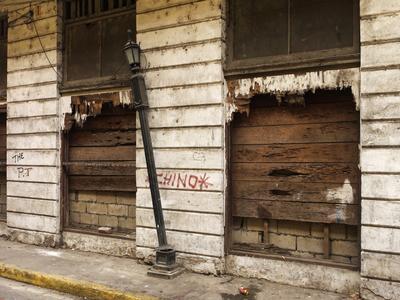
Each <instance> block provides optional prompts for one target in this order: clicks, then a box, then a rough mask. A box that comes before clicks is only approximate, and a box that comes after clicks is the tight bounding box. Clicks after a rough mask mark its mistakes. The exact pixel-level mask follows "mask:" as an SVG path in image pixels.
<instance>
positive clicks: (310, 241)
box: [297, 236, 324, 253]
mask: <svg viewBox="0 0 400 300" xmlns="http://www.w3.org/2000/svg"><path fill="white" fill-rule="evenodd" d="M323 246H324V240H323V239H317V238H308V237H300V236H299V237H298V238H297V251H303V252H312V253H323V252H324V249H323Z"/></svg>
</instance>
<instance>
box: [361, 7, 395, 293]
mask: <svg viewBox="0 0 400 300" xmlns="http://www.w3.org/2000/svg"><path fill="white" fill-rule="evenodd" d="M360 10H361V70H362V71H361V119H362V120H361V127H362V130H361V140H362V141H361V142H362V148H361V171H362V197H363V199H362V220H361V223H362V229H361V248H362V252H361V275H362V285H361V294H362V296H363V298H364V299H368V300H370V299H371V300H372V299H374V300H375V299H392V300H394V299H400V283H399V282H400V268H399V263H400V221H399V220H400V201H399V200H400V175H399V174H400V159H399V158H400V149H399V145H400V130H399V128H400V97H399V95H400V68H399V65H400V55H399V53H400V51H399V49H400V43H399V39H400V32H399V30H398V29H399V27H400V1H398V0H385V1H381V0H361V5H360Z"/></svg>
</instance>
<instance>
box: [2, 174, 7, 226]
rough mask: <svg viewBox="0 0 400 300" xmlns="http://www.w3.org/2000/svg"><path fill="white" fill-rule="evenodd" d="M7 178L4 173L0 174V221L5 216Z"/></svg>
mask: <svg viewBox="0 0 400 300" xmlns="http://www.w3.org/2000/svg"><path fill="white" fill-rule="evenodd" d="M6 184H7V177H6V173H3V172H0V220H5V219H6V216H7V185H6Z"/></svg>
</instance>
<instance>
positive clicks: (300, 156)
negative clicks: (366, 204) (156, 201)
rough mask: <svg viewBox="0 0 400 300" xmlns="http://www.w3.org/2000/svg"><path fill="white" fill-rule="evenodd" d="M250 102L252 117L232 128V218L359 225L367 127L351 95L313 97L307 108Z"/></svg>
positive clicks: (236, 121) (266, 101) (267, 101)
mask: <svg viewBox="0 0 400 300" xmlns="http://www.w3.org/2000/svg"><path fill="white" fill-rule="evenodd" d="M335 97H336V98H335ZM335 99H336V101H335ZM250 105H251V106H250V115H249V116H246V115H239V116H238V117H237V118H236V119H235V118H234V121H233V124H232V134H231V145H232V147H231V164H230V170H231V171H230V174H231V185H232V186H231V193H232V199H233V201H232V215H233V216H236V217H249V218H262V219H278V220H292V221H301V222H317V223H328V224H329V223H342V224H349V225H358V224H359V214H360V212H359V211H360V207H359V203H360V170H359V168H358V160H359V158H358V157H359V149H358V144H359V139H360V138H359V132H360V128H359V127H360V126H359V121H358V120H359V113H358V112H357V111H356V110H355V105H354V103H353V101H352V99H351V97H348V96H346V95H345V94H339V93H338V92H336V94H334V93H330V94H329V93H328V94H325V95H320V96H318V95H312V96H306V102H305V105H304V106H290V105H288V104H287V103H286V104H285V103H284V104H282V105H281V104H279V103H278V102H277V101H275V102H274V101H273V100H272V101H271V97H269V98H268V97H266V98H265V99H264V98H260V99H259V98H255V99H253V100H252V103H251V104H250ZM328 234H329V232H328ZM328 238H329V237H328ZM325 244H327V242H325ZM324 254H325V256H328V255H329V249H328V246H326V245H325V252H324Z"/></svg>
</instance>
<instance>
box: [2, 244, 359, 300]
mask: <svg viewBox="0 0 400 300" xmlns="http://www.w3.org/2000/svg"><path fill="white" fill-rule="evenodd" d="M0 265H13V266H14V267H16V268H21V269H25V270H31V271H36V272H40V273H44V274H49V275H57V276H63V277H66V278H68V279H71V280H77V281H85V282H93V283H96V284H100V285H104V286H107V287H110V288H113V289H115V290H118V291H121V292H132V293H140V294H145V295H150V296H155V297H159V298H161V299H176V300H184V299H185V300H186V299H208V300H213V299H215V300H217V299H218V300H219V299H221V300H240V299H248V300H256V299H257V300H260V299H269V300H277V299H310V300H313V299H324V300H339V299H355V297H354V296H347V295H339V294H335V293H329V292H324V291H318V290H312V289H304V288H298V287H291V286H287V285H281V284H275V283H271V282H268V281H265V280H259V279H245V278H238V277H232V276H218V277H217V276H212V275H200V274H194V273H190V272H185V273H184V274H183V275H181V276H179V277H178V278H175V279H173V280H165V279H158V278H152V277H148V276H147V275H146V273H147V270H148V268H149V266H147V265H144V264H140V263H138V262H137V261H136V260H134V259H128V258H118V257H110V256H105V255H100V254H93V253H86V252H80V251H74V250H66V249H52V248H40V247H36V246H31V245H25V244H20V243H16V242H11V241H8V240H3V239H2V240H0ZM240 287H246V288H248V291H249V294H248V295H247V296H245V295H242V294H240V292H239V288H240ZM139 299H140V298H139Z"/></svg>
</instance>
